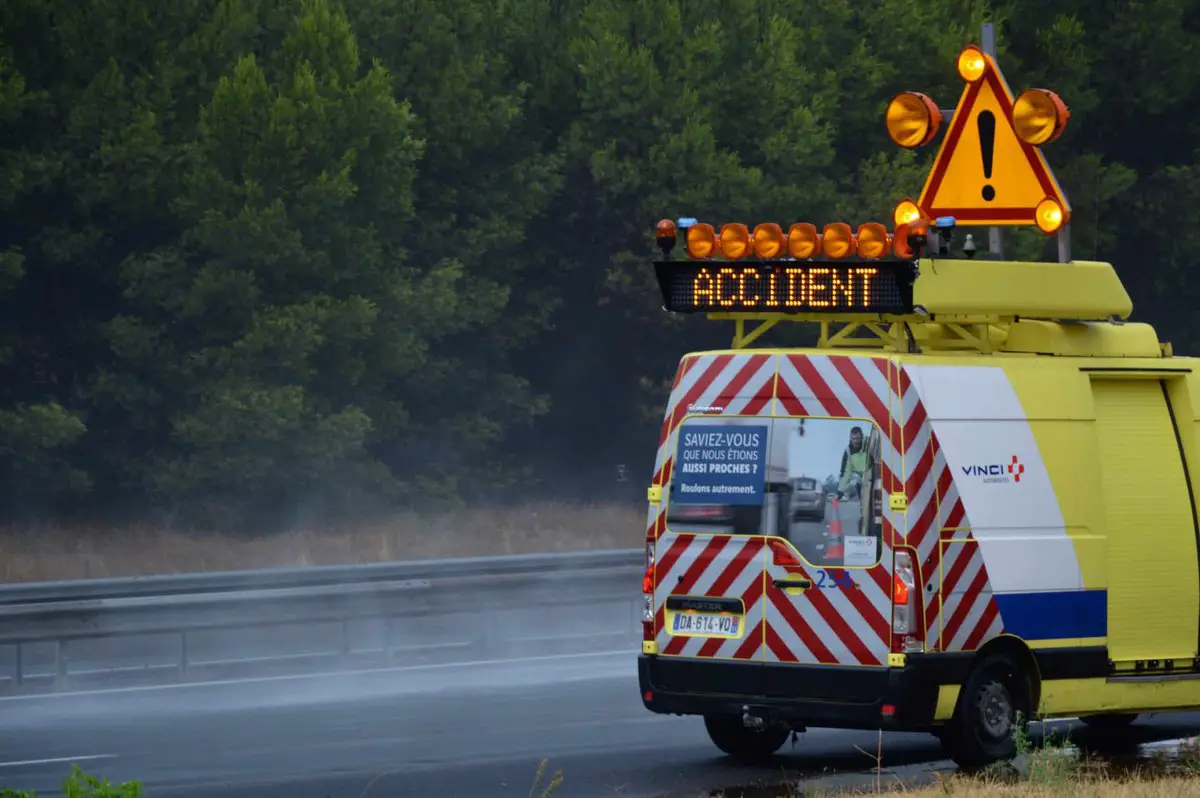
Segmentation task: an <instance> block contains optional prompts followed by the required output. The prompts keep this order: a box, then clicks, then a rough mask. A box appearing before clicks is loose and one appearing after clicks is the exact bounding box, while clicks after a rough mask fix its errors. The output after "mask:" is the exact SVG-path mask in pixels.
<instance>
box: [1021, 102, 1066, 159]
mask: <svg viewBox="0 0 1200 798" xmlns="http://www.w3.org/2000/svg"><path fill="white" fill-rule="evenodd" d="M1070 118H1071V112H1070V110H1068V109H1067V105H1066V103H1064V102H1063V101H1062V98H1061V97H1059V96H1058V95H1057V94H1055V93H1054V92H1052V91H1050V90H1049V89H1026V90H1025V91H1023V92H1021V93H1020V95H1018V96H1017V101H1016V102H1015V103H1013V108H1012V124H1013V130H1015V131H1016V132H1017V135H1018V136H1020V138H1021V140H1022V141H1024V142H1025V143H1026V144H1032V145H1033V146H1035V147H1040V146H1041V145H1043V144H1049V143H1050V142H1052V141H1054V140H1055V139H1057V138H1058V137H1059V136H1061V135H1062V132H1063V130H1064V129H1065V128H1066V127H1067V120H1068V119H1070Z"/></svg>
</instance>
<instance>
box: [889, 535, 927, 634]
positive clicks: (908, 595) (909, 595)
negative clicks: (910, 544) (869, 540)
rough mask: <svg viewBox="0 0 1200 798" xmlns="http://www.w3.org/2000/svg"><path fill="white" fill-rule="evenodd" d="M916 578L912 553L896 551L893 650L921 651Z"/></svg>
mask: <svg viewBox="0 0 1200 798" xmlns="http://www.w3.org/2000/svg"><path fill="white" fill-rule="evenodd" d="M916 605H917V592H916V580H915V578H914V576H913V560H912V554H910V553H909V552H907V551H898V552H896V559H895V568H894V569H893V572H892V651H894V652H896V653H900V652H903V651H920V650H921V648H922V645H921V641H920V630H919V629H917V628H916V620H917V606H916Z"/></svg>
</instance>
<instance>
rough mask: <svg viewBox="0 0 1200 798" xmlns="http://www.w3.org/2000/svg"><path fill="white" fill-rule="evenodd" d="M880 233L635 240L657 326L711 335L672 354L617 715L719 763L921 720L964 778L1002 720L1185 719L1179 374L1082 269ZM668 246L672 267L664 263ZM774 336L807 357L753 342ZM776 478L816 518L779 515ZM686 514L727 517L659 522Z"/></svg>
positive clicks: (1191, 638) (1109, 288)
mask: <svg viewBox="0 0 1200 798" xmlns="http://www.w3.org/2000/svg"><path fill="white" fill-rule="evenodd" d="M681 227H686V230H681V229H680V228H681ZM771 227H772V228H774V230H775V235H776V237H777V234H778V232H779V229H778V228H777V227H775V226H771ZM793 227H794V228H796V227H800V228H801V229H800V230H799V231H795V230H793V231H788V233H787V235H792V234H794V235H797V236H802V237H805V238H806V239H807V238H808V237H809V233H811V226H796V225H794V226H793ZM867 227H868V226H866V225H864V227H863V228H860V232H859V237H862V238H864V239H872V240H875V239H877V238H878V235H879V229H878V228H879V227H881V226H880V225H875V226H874V227H870V229H866V228H867ZM902 227H903V229H901V228H897V230H896V231H894V232H887V233H886V234H885V235H884V239H885V240H886V243H887V249H888V251H887V255H886V257H878V258H874V259H865V258H863V257H861V256H859V257H855V256H853V255H851V256H849V257H830V256H828V255H826V257H825V258H824V259H813V258H797V257H790V256H788V255H787V253H788V252H789V251H791V250H790V249H789V248H788V245H787V244H786V242H785V243H784V244H783V245H782V251H783V253H784V256H783V257H775V258H770V259H754V258H749V259H727V260H715V259H713V258H712V257H711V253H712V251H713V248H712V247H711V246H709V248H708V249H705V247H706V246H707V245H709V244H711V242H712V241H713V239H714V237H716V236H717V235H718V234H717V232H716V230H715V229H714V228H713V227H711V226H710V225H705V224H700V223H697V222H695V221H694V220H680V222H679V223H676V222H672V221H670V220H664V221H663V222H660V223H659V227H658V239H659V243H660V246H661V247H662V249H663V251H664V259H663V260H660V261H658V262H656V263H655V270H656V276H657V280H658V284H659V287H660V289H661V291H662V294H663V305H664V309H665V310H667V311H669V312H676V313H707V314H709V317H710V318H714V319H718V320H728V321H732V322H733V324H734V326H735V336H734V342H733V346H732V347H731V348H730V349H728V350H724V351H713V352H695V353H691V354H687V355H685V356H684V357H683V358H682V360H681V361H680V363H679V368H678V371H677V373H676V376H675V382H674V387H673V388H672V390H671V394H670V397H669V398H668V400H667V404H666V412H665V416H664V420H663V425H662V431H661V434H660V436H659V441H658V450H657V457H656V463H655V473H654V476H653V479H652V482H651V485H650V488H649V491H648V498H649V515H648V524H647V533H646V569H645V575H644V578H643V586H642V589H643V594H644V600H645V604H644V615H643V630H644V633H643V642H642V653H641V655H640V657H639V661H638V672H639V681H640V689H641V693H642V699H643V702H644V704H645V706H646V708H647V709H649V710H651V711H653V712H658V713H665V714H675V715H698V716H701V717H703V719H704V723H705V726H706V728H707V730H708V733H709V735H710V737H711V739H712V741H713V742H714V743H715V744H716V746H717V747H718V748H719V749H720V750H722V751H724V752H726V753H727V754H730V755H733V756H735V757H739V758H743V759H760V758H762V757H766V756H770V755H771V754H773V753H774V752H775V751H777V750H778V749H779V748H780V746H782V744H783V743H784V742H785V741H786V739H787V738H788V736H789V733H790V732H791V731H793V730H803V729H804V728H806V727H807V726H818V727H842V728H858V729H878V728H882V729H885V730H901V731H927V732H931V733H933V734H936V735H938V736H939V737H940V738H941V740H942V741H943V743H944V745H945V747H946V749H947V751H948V753H949V754H950V755H951V757H952V758H953V759H954V760H956V761H957V762H959V763H960V764H970V765H978V764H984V763H987V762H990V761H995V760H998V759H1004V758H1007V757H1010V756H1011V755H1012V754H1013V752H1014V744H1013V730H1014V728H1015V727H1016V723H1017V722H1018V720H1017V719H1018V717H1019V715H1018V713H1020V716H1023V717H1024V718H1028V719H1034V718H1047V717H1056V716H1057V717H1080V718H1081V719H1082V720H1083V721H1084V722H1086V723H1088V724H1091V725H1095V726H1108V727H1112V726H1118V725H1122V724H1126V723H1129V722H1131V721H1132V720H1133V719H1134V718H1135V717H1136V716H1137V715H1138V714H1139V713H1147V712H1164V711H1172V710H1189V709H1194V708H1196V707H1197V706H1200V660H1198V655H1200V559H1198V541H1200V529H1198V526H1197V516H1196V502H1195V499H1196V487H1197V485H1196V475H1197V474H1198V473H1200V462H1198V460H1197V458H1198V457H1200V451H1198V450H1197V446H1196V441H1197V435H1196V425H1197V423H1200V376H1198V375H1197V371H1198V370H1200V369H1198V366H1200V363H1198V362H1197V360H1195V359H1193V358H1184V357H1175V356H1173V354H1172V352H1171V348H1170V346H1169V345H1168V344H1165V343H1162V342H1160V341H1159V340H1158V337H1157V336H1156V334H1155V331H1154V329H1153V328H1152V327H1150V326H1149V325H1147V324H1141V323H1130V322H1127V321H1126V320H1127V319H1128V318H1129V316H1130V314H1131V312H1132V303H1131V302H1130V299H1129V296H1128V294H1127V293H1126V291H1125V289H1124V287H1123V286H1122V284H1121V282H1120V280H1119V279H1118V277H1117V275H1116V273H1115V271H1114V270H1113V268H1112V266H1110V265H1109V264H1107V263H1100V262H1088V261H1073V262H1069V263H1036V262H1009V261H987V260H979V261H976V260H970V259H967V258H964V257H957V258H956V257H945V256H940V255H937V254H934V253H937V252H939V251H942V250H939V249H938V248H935V247H932V245H931V244H930V241H932V240H933V239H934V238H936V237H937V236H938V235H943V236H947V235H949V233H948V232H947V231H944V230H943V231H940V232H939V231H938V230H935V229H932V228H928V229H927V228H926V227H925V226H923V225H921V224H916V225H913V226H911V227H909V226H908V225H904V226H902ZM738 228H740V230H742V231H746V230H747V228H745V227H744V226H740V225H739V226H738ZM848 230H849V228H847V227H845V225H840V226H839V225H831V226H827V227H826V228H825V236H826V238H828V239H829V240H830V241H833V240H835V239H838V238H839V237H841V236H843V235H844V234H846V233H847V232H848ZM738 234H739V233H738V231H736V230H735V232H734V236H735V237H736V236H737V235H738ZM758 235H759V234H758V231H757V230H756V231H755V232H754V234H753V236H751V237H750V238H751V239H756V238H757V237H758ZM764 235H767V236H768V237H770V236H771V235H773V234H772V232H771V230H770V229H768V230H767V231H766V233H764ZM677 236H686V238H687V240H688V242H689V243H691V242H692V241H695V242H696V244H697V246H696V249H697V250H698V251H699V252H700V256H699V257H696V256H694V255H692V256H689V257H686V258H682V259H671V257H670V253H671V251H672V249H673V247H674V244H675V241H676V238H677ZM923 248H928V251H927V252H924V251H923ZM830 249H831V248H830V247H827V248H826V251H827V252H828V251H829V250H830ZM852 249H853V248H851V249H850V251H852ZM841 251H843V252H845V251H847V250H845V249H843V250H841ZM790 322H808V323H815V324H816V325H817V327H818V328H819V330H820V334H819V340H818V342H817V344H816V345H815V346H813V347H811V348H804V349H786V348H771V347H758V346H756V344H758V343H759V342H760V340H761V336H762V335H763V334H764V333H765V332H767V330H768V329H770V328H771V327H772V326H774V325H777V324H784V323H790ZM801 430H802V432H801ZM781 440H786V445H778V443H777V442H778V441H781ZM767 474H775V475H780V476H774V477H772V478H770V479H768V478H767V477H766V476H765V475H767ZM800 478H807V479H816V480H820V481H821V483H822V484H823V485H824V486H826V493H827V504H828V506H827V507H826V508H825V511H824V512H823V513H819V514H818V513H815V512H809V511H808V510H809V509H810V508H807V506H806V513H788V512H786V511H784V512H781V511H780V508H787V507H790V506H791V497H790V495H789V494H790V492H791V491H792V490H793V489H794V487H793V486H794V485H797V484H802V483H799V482H796V481H795V480H796V479H800ZM803 484H805V485H807V483H803ZM695 507H709V508H711V507H720V508H724V511H725V512H726V514H727V515H728V517H730V518H732V517H734V516H735V515H736V516H737V517H738V518H739V519H740V521H739V523H738V524H737V525H733V524H729V525H725V526H721V527H719V528H705V527H704V526H703V525H696V524H685V523H677V522H676V520H675V519H680V518H682V519H686V518H687V517H688V515H689V511H690V509H691V508H695ZM831 541H837V542H838V544H839V545H832V544H831Z"/></svg>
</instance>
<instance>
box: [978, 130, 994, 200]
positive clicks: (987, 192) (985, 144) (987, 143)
mask: <svg viewBox="0 0 1200 798" xmlns="http://www.w3.org/2000/svg"><path fill="white" fill-rule="evenodd" d="M977 119H978V124H979V152H980V154H981V155H983V179H984V180H991V179H992V148H993V147H995V146H996V116H995V114H993V113H992V112H991V111H980V112H979V116H978V117H977ZM995 198H996V189H994V188H992V187H991V185H989V184H987V183H984V185H983V201H984V202H991V201H992V200H994V199H995Z"/></svg>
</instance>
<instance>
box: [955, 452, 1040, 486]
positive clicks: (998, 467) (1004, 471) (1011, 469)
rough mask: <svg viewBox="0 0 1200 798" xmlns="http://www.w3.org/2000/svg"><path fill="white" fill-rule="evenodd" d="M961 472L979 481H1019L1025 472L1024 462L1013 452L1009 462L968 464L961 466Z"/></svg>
mask: <svg viewBox="0 0 1200 798" xmlns="http://www.w3.org/2000/svg"><path fill="white" fill-rule="evenodd" d="M962 472H963V473H964V474H966V475H967V476H969V477H975V478H977V479H979V480H980V481H981V482H989V483H990V482H1020V481H1021V475H1022V474H1024V473H1025V464H1024V463H1022V462H1021V461H1020V460H1018V459H1017V456H1016V455H1015V454H1014V455H1013V456H1012V462H1010V463H989V464H987V465H968V466H963V467H962Z"/></svg>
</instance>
